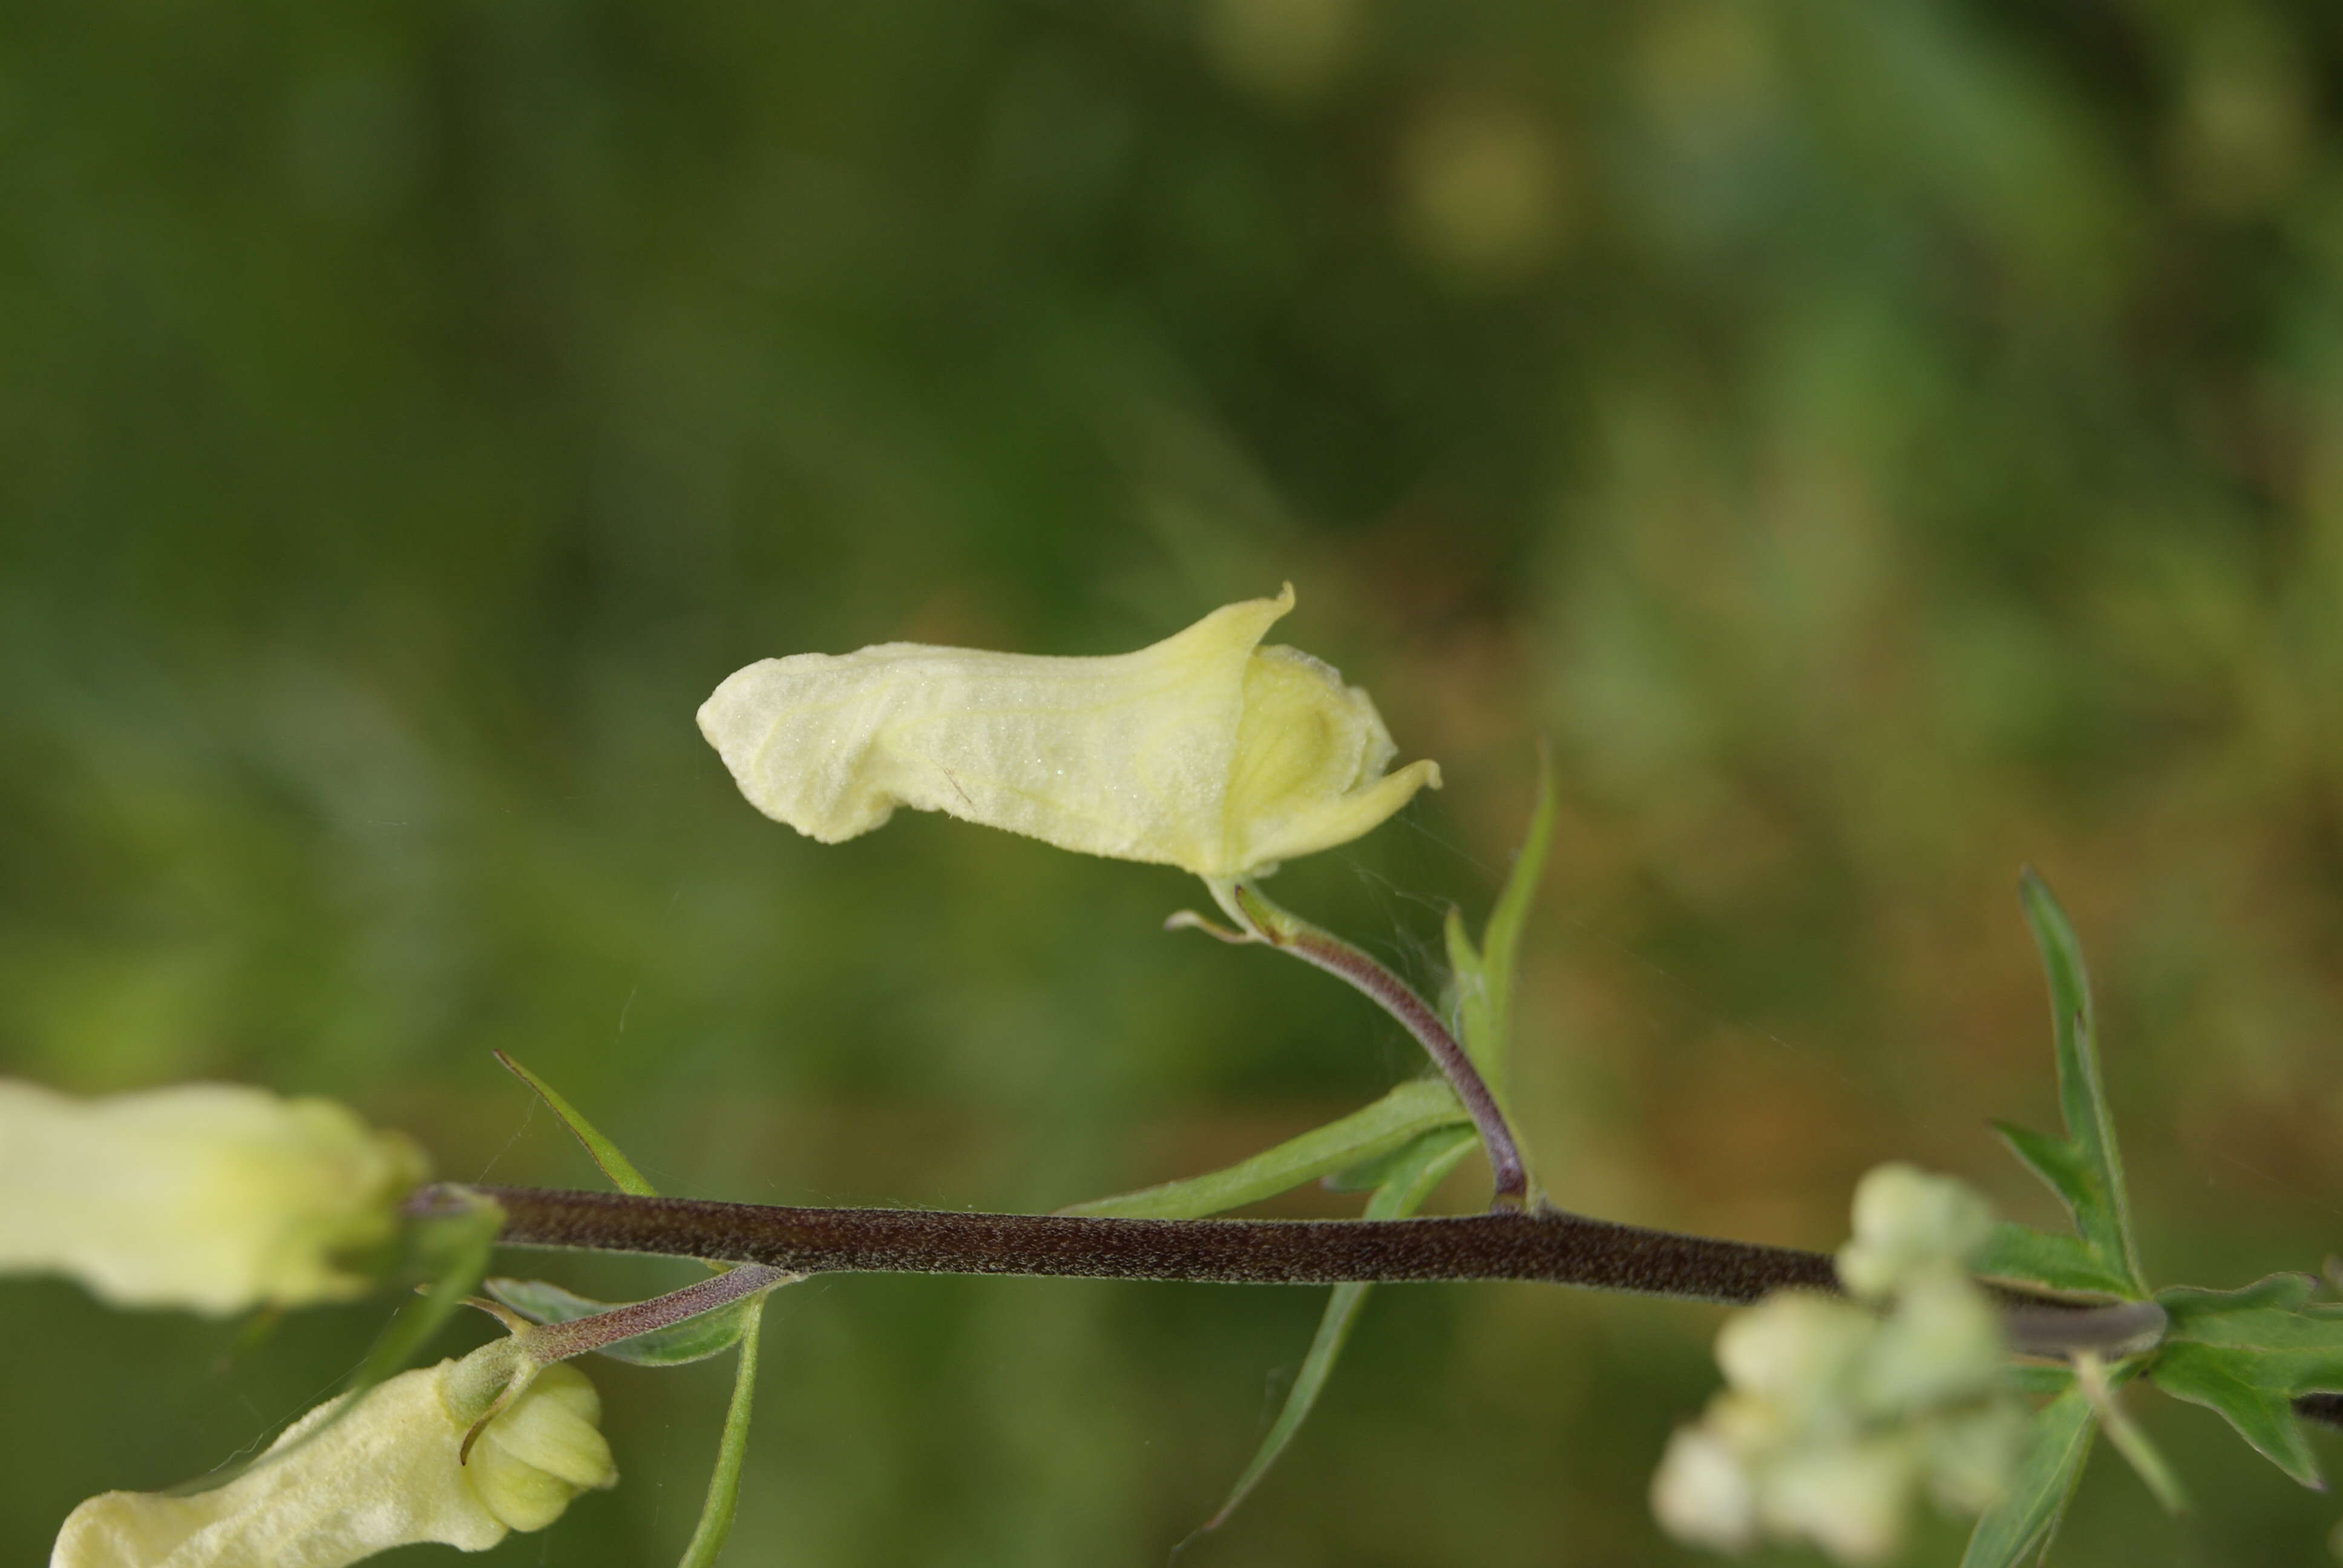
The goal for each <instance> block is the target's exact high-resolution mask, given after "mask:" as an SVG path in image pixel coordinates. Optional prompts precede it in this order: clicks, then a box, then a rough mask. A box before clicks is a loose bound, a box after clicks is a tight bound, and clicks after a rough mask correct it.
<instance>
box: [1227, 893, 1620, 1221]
mask: <svg viewBox="0 0 2343 1568" xmlns="http://www.w3.org/2000/svg"><path fill="white" fill-rule="evenodd" d="M1213 892H1214V895H1215V896H1216V897H1217V896H1219V894H1220V889H1218V888H1215V889H1214V890H1213ZM1227 901H1228V903H1229V905H1230V906H1231V912H1232V913H1233V914H1236V915H1237V916H1239V917H1240V918H1241V919H1242V920H1243V921H1244V925H1245V929H1246V931H1247V933H1248V934H1250V935H1251V936H1252V937H1253V938H1255V939H1256V940H1260V941H1263V942H1266V943H1268V944H1269V945H1270V946H1271V947H1273V948H1275V949H1277V950H1278V951H1280V952H1286V953H1292V955H1293V956H1294V957H1295V958H1298V959H1300V960H1302V962H1304V963H1306V964H1310V965H1312V967H1314V968H1317V969H1321V970H1325V971H1326V972H1327V973H1328V974H1330V975H1332V976H1334V977H1335V978H1336V979H1337V980H1342V981H1344V982H1345V983H1346V984H1348V985H1350V986H1352V987H1353V988H1354V989H1356V990H1359V991H1360V992H1362V993H1363V994H1364V995H1365V996H1367V997H1368V998H1370V999H1371V1000H1373V1002H1374V1003H1375V1004H1376V1005H1377V1006H1378V1007H1380V1008H1382V1009H1383V1010H1384V1011H1385V1012H1387V1013H1389V1014H1391V1015H1392V1017H1393V1018H1395V1019H1397V1020H1399V1022H1400V1026H1401V1027H1402V1028H1403V1029H1405V1030H1407V1031H1408V1033H1410V1034H1412V1035H1413V1036H1415V1038H1416V1040H1417V1041H1418V1042H1419V1043H1421V1044H1422V1045H1423V1049H1424V1050H1425V1051H1426V1052H1427V1053H1428V1054H1429V1055H1430V1056H1431V1058H1432V1060H1433V1064H1434V1065H1436V1066H1437V1067H1438V1068H1439V1069H1440V1071H1441V1074H1442V1075H1443V1077H1445V1078H1446V1079H1447V1080H1448V1086H1449V1087H1450V1088H1451V1089H1453V1090H1454V1091H1456V1098H1457V1100H1458V1101H1460V1102H1461V1103H1462V1104H1463V1107H1464V1113H1465V1114H1466V1115H1468V1116H1470V1117H1471V1118H1472V1119H1473V1128H1474V1130H1475V1131H1478V1132H1479V1133H1480V1134H1481V1146H1482V1148H1483V1149H1484V1150H1486V1151H1488V1156H1489V1174H1490V1177H1491V1179H1492V1182H1493V1187H1494V1191H1493V1205H1494V1207H1496V1208H1497V1209H1499V1210H1516V1211H1518V1210H1520V1209H1521V1208H1522V1207H1523V1205H1524V1204H1526V1203H1527V1202H1528V1201H1529V1171H1528V1170H1527V1168H1526V1167H1525V1166H1524V1165H1523V1163H1522V1151H1521V1146H1520V1145H1519V1144H1518V1143H1516V1142H1515V1141H1513V1128H1512V1127H1511V1126H1509V1125H1507V1123H1506V1121H1505V1113H1504V1111H1503V1109H1502V1108H1501V1107H1499V1105H1498V1104H1497V1097H1496V1096H1495V1095H1494V1094H1493V1093H1491V1092H1490V1090H1489V1084H1488V1081H1487V1080H1485V1079H1483V1077H1482V1076H1481V1070H1480V1069H1479V1068H1477V1067H1475V1066H1473V1059H1472V1058H1471V1057H1470V1056H1468V1055H1466V1054H1465V1052H1464V1048H1463V1046H1462V1045H1461V1044H1459V1043H1458V1042H1457V1040H1456V1037H1455V1036H1454V1035H1453V1034H1451V1033H1450V1032H1449V1030H1448V1026H1447V1025H1446V1024H1444V1023H1443V1022H1441V1021H1440V1015H1439V1014H1438V1013H1436V1012H1434V1011H1433V1010H1432V1006H1431V1004H1430V1003H1428V1002H1426V1001H1425V1000H1423V998H1422V997H1420V996H1418V995H1416V994H1415V989H1414V988H1413V986H1411V985H1409V984H1408V983H1407V982H1406V981H1405V980H1402V979H1400V978H1399V976H1397V975H1395V974H1393V973H1392V971H1391V970H1388V969H1385V968H1384V967H1383V965H1382V964H1380V963H1377V962H1376V961H1375V960H1373V958H1372V957H1370V956H1369V955H1368V954H1366V953H1364V952H1362V951H1361V950H1358V949H1357V948H1354V947H1353V946H1352V945H1351V944H1350V943H1348V942H1346V941H1344V940H1342V938H1340V937H1338V936H1335V935H1333V934H1332V932H1330V931H1322V930H1319V929H1318V928H1317V927H1316V926H1313V925H1312V924H1310V922H1309V921H1307V920H1302V918H1300V917H1299V916H1297V915H1294V914H1292V913H1290V912H1288V911H1287V910H1282V909H1280V908H1279V907H1278V906H1277V905H1275V904H1273V903H1272V902H1270V901H1269V900H1267V899H1265V898H1263V897H1262V893H1261V890H1259V889H1257V888H1254V887H1252V886H1251V885H1249V884H1247V883H1244V882H1239V883H1236V884H1235V885H1234V886H1233V887H1232V889H1230V890H1229V897H1228V900H1227ZM1590 1222H1591V1221H1590Z"/></svg>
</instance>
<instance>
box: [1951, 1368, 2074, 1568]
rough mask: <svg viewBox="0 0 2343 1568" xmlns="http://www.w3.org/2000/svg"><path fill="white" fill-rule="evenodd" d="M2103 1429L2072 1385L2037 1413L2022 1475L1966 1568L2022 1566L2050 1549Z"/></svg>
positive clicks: (1990, 1514) (1988, 1520)
mask: <svg viewBox="0 0 2343 1568" xmlns="http://www.w3.org/2000/svg"><path fill="white" fill-rule="evenodd" d="M2097 1430H2098V1427H2097V1422H2095V1421H2094V1420H2093V1419H2092V1412H2091V1402H2090V1400H2089V1398H2088V1397H2087V1395H2086V1394H2085V1393H2084V1392H2083V1391H2082V1390H2081V1389H2079V1388H2075V1387H2071V1386H2070V1387H2069V1388H2068V1389H2067V1390H2066V1392H2064V1393H2062V1394H2060V1395H2058V1397H2057V1398H2056V1399H2054V1400H2052V1401H2051V1402H2049V1403H2048V1404H2046V1405H2044V1406H2043V1407H2042V1408H2041V1409H2040V1410H2039V1411H2037V1412H2035V1416H2034V1430H2033V1431H2032V1432H2030V1433H2028V1434H2027V1437H2026V1453H2025V1456H2024V1457H2023V1458H2021V1459H2020V1460H2019V1461H2018V1462H2017V1473H2016V1474H2015V1475H2013V1476H2011V1477H2010V1481H2009V1490H2008V1491H2007V1492H2006V1493H2003V1494H2002V1497H2001V1500H2000V1501H1999V1502H1997V1503H1995V1504H1994V1505H1993V1506H1992V1507H1990V1508H1988V1509H1986V1511H1985V1513H1984V1514H1983V1515H1981V1516H1980V1517H1979V1518H1978V1520H1977V1522H1976V1530H1975V1531H1973V1532H1972V1533H1970V1535H1969V1545H1968V1550H1967V1551H1966V1552H1965V1553H1962V1554H1961V1568H2016V1564H2018V1563H2022V1562H2024V1561H2025V1560H2026V1558H2027V1557H2028V1556H2030V1555H2034V1554H2036V1553H2041V1552H2046V1551H2048V1550H2049V1547H2050V1542H2051V1538H2052V1537H2054V1536H2055V1535H2056V1534H2057V1533H2058V1522H2059V1521H2060V1520H2061V1519H2062V1518H2064V1517H2065V1516H2066V1503H2067V1502H2068V1500H2069V1499H2071V1498H2072V1497H2073V1496H2074V1495H2075V1487H2076V1484H2077V1483H2078V1482H2080V1481H2081V1480H2082V1476H2083V1463H2084V1462H2085V1461H2086V1460H2087V1459H2089V1458H2090V1456H2091V1437H2092V1435H2093V1433H2095V1432H2097Z"/></svg>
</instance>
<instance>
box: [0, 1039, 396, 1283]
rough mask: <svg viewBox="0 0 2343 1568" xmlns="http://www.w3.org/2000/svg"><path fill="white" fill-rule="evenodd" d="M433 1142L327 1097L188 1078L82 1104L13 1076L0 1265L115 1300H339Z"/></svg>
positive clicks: (386, 1232) (1, 1104)
mask: <svg viewBox="0 0 2343 1568" xmlns="http://www.w3.org/2000/svg"><path fill="white" fill-rule="evenodd" d="M424 1174H425V1161H424V1158H423V1153H422V1151H420V1150H418V1149H417V1147H416V1146H415V1145H414V1144H413V1143H412V1142H411V1141H408V1140H407V1138H406V1137H404V1136H402V1135H401V1134H399V1133H396V1132H379V1131H371V1130H369V1129H368V1128H367V1126H366V1124H365V1123H364V1122H362V1121H359V1120H358V1119H357V1116H356V1115H354V1114H352V1113H351V1112H350V1111H347V1109H345V1108H344V1107H342V1106H339V1105H337V1104H335V1103H333V1102H332V1101H326V1100H283V1099H280V1098H278V1097H277V1096H276V1095H274V1094H270V1093H268V1092H266V1091H264V1090H258V1089H251V1088H246V1087H244V1086H242V1085H237V1084H226V1083H189V1084H180V1085H177V1086H176V1087H172V1088H168V1089H156V1090H148V1091H143V1092H139V1093H135V1094H120V1095H116V1096H114V1097H112V1098H110V1099H105V1100H88V1101H84V1100H75V1099H73V1098H71V1097H69V1096H66V1095H63V1094H59V1093H57V1092H55V1091H53V1090H48V1089H44V1088H41V1087H40V1086H38V1085H36V1084H30V1083H18V1082H12V1081H0V1272H27V1271H47V1272H55V1273H62V1274H66V1275H69V1276H71V1277H72V1278H74V1279H76V1280H79V1281H80V1282H82V1283H83V1284H84V1285H85V1286H87V1287H88V1288H89V1289H90V1290H91V1291H92V1292H95V1293H96V1295H97V1296H99V1297H100V1298H101V1299H103V1300H105V1301H106V1302H111V1303H112V1304H114V1305H116V1306H118V1307H161V1306H175V1307H191V1308H193V1309H195V1310H196V1311H197V1312H239V1311H242V1310H244V1309H246V1308H248V1307H253V1306H259V1305H264V1304H266V1305H271V1306H301V1305H306V1304H307V1303H309V1302H330V1301H342V1300H346V1299H347V1298H349V1297H351V1296H355V1295H357V1294H359V1293H360V1292H364V1291H365V1290H366V1289H367V1285H368V1284H369V1283H370V1281H369V1280H368V1279H367V1277H366V1276H365V1275H364V1274H363V1273H360V1272H357V1271H352V1270H351V1269H350V1268H349V1267H348V1266H347V1261H345V1260H346V1258H347V1255H348V1254H350V1253H353V1252H357V1251H363V1250H364V1249H367V1248H369V1247H373V1246H376V1245H377V1244H379V1243H381V1242H382V1241H387V1239H388V1238H389V1237H390V1236H391V1235H392V1233H393V1231H394V1230H395V1227H396V1226H397V1212H398V1204H399V1201H400V1200H401V1199H403V1198H404V1197H405V1196H406V1195H407V1192H408V1191H410V1190H412V1189H413V1188H414V1186H415V1185H416V1183H417V1182H418V1181H421V1180H422V1179H423V1177H424Z"/></svg>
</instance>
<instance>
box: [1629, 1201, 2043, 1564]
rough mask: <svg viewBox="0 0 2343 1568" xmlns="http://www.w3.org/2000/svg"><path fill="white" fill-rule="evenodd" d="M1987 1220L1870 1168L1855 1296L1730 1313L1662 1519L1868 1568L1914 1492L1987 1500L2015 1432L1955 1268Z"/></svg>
mask: <svg viewBox="0 0 2343 1568" xmlns="http://www.w3.org/2000/svg"><path fill="white" fill-rule="evenodd" d="M1991 1224H1992V1216H1991V1214H1990V1213H1989V1212H1988V1211H1986V1207H1985V1203H1984V1201H1983V1200H1981V1199H1979V1198H1977V1197H1976V1195H1975V1194H1974V1193H1972V1192H1970V1191H1969V1190H1968V1189H1967V1188H1966V1187H1963V1186H1962V1185H1960V1183H1958V1182H1956V1181H1947V1180H1946V1179H1944V1178H1942V1177H1935V1176H1926V1175H1923V1174H1922V1173H1920V1172H1919V1171H1915V1170H1913V1169H1912V1168H1911V1167H1909V1166H1900V1165H1890V1166H1882V1167H1881V1168H1879V1169H1878V1170H1876V1171H1872V1172H1871V1173H1870V1174H1869V1175H1868V1176H1865V1178H1864V1180H1863V1181H1862V1183H1861V1185H1860V1186H1859V1187H1857V1189H1856V1195H1855V1239H1854V1240H1853V1241H1849V1242H1848V1243H1847V1244H1846V1246H1845V1248H1844V1249H1842V1250H1841V1251H1840V1252H1839V1256H1838V1269H1839V1275H1840V1278H1841V1279H1842V1280H1843V1281H1845V1282H1846V1284H1847V1286H1848V1288H1849V1289H1850V1290H1852V1291H1854V1292H1856V1293H1857V1294H1858V1295H1861V1296H1862V1297H1864V1298H1865V1302H1864V1304H1858V1303H1857V1302H1851V1301H1845V1300H1842V1299H1838V1298H1835V1297H1830V1296H1820V1295H1814V1294H1811V1293H1806V1292H1777V1293H1775V1294H1774V1295H1771V1296H1768V1297H1766V1298H1765V1300H1764V1301H1762V1302H1758V1303H1757V1304H1756V1305H1755V1306H1754V1307H1751V1308H1749V1309H1748V1310H1747V1311H1745V1312H1739V1313H1736V1314H1735V1316H1733V1317H1732V1318H1730V1319H1728V1320H1726V1322H1725V1327H1724V1329H1723V1330H1722V1331H1721V1332H1719V1333H1718V1335H1717V1338H1716V1359H1717V1363H1718V1365H1719V1366H1720V1367H1721V1368H1722V1369H1723V1370H1724V1372H1725V1382H1726V1384H1727V1385H1728V1386H1727V1387H1726V1389H1725V1392H1721V1393H1719V1394H1718V1395H1717V1396H1716V1397H1715V1399H1713V1400H1711V1401H1710V1402H1709V1406H1708V1410H1707V1412H1706V1413H1705V1414H1704V1416H1703V1418H1702V1419H1701V1421H1700V1422H1699V1423H1698V1424H1696V1425H1694V1426H1688V1427H1684V1428H1683V1429H1681V1430H1679V1431H1678V1432H1676V1434H1675V1436H1674V1439H1673V1440H1671V1441H1670V1442H1669V1444H1668V1449H1667V1452H1666V1454H1665V1455H1664V1457H1663V1459H1662V1460H1661V1462H1660V1469H1659V1473H1657V1474H1656V1475H1655V1476H1654V1478H1653V1482H1652V1508H1653V1512H1654V1514H1655V1515H1656V1516H1657V1517H1658V1519H1659V1522H1660V1523H1661V1525H1662V1526H1663V1527H1664V1528H1665V1529H1666V1530H1667V1531H1668V1532H1669V1533H1672V1534H1674V1535H1676V1536H1678V1537H1680V1538H1681V1539H1684V1540H1686V1541H1691V1542H1694V1543H1698V1544H1701V1545H1704V1546H1710V1547H1714V1548H1716V1549H1717V1550H1720V1551H1727V1552H1740V1551H1745V1550H1746V1549H1747V1548H1749V1547H1750V1546H1753V1545H1755V1543H1757V1542H1758V1541H1759V1540H1760V1539H1772V1540H1783V1541H1808V1542H1812V1543H1814V1544H1815V1545H1817V1546H1819V1547H1821V1548H1822V1549H1823V1550H1824V1551H1825V1552H1827V1553H1829V1554H1830V1555H1831V1556H1833V1557H1835V1558H1836V1559H1837V1560H1838V1561H1839V1562H1841V1563H1879V1562H1884V1561H1885V1560H1886V1559H1888V1558H1890V1557H1892V1556H1894V1555H1895V1554H1896V1552H1897V1551H1898V1550H1899V1549H1900V1548H1901V1546H1902V1543H1903V1540H1904V1535H1905V1526H1906V1514H1907V1513H1909V1511H1910V1508H1911V1505H1912V1502H1913V1499H1914V1498H1915V1497H1916V1496H1917V1495H1918V1494H1919V1493H1920V1492H1921V1491H1922V1490H1923V1489H1924V1488H1925V1490H1926V1492H1927V1493H1928V1495H1929V1496H1930V1497H1932V1498H1933V1499H1935V1501H1936V1503H1938V1504H1939V1505H1940V1506H1942V1507H1944V1508H1946V1509H1948V1510H1953V1511H1956V1512H1960V1513H1978V1512H1981V1511H1982V1510H1983V1509H1985V1508H1986V1507H1987V1506H1988V1505H1989V1504H1991V1503H1992V1502H1993V1501H1994V1499H1995V1498H1996V1497H1997V1496H1998V1495H1999V1494H2000V1493H2001V1490H2002V1488H2003V1486H2004V1485H2005V1484H2006V1481H2007V1478H2008V1476H2009V1475H2010V1473H2011V1472H2012V1471H2013V1470H2014V1469H2015V1468H2016V1462H2017V1457H2018V1453H2019V1451H2020V1449H2021V1448H2022V1446H2023V1444H2024V1442H2025V1437H2026V1412H2025V1409H2024V1407H2023V1405H2022V1404H2021V1403H2020V1402H2018V1400H2017V1398H2016V1393H2015V1392H2014V1391H2013V1390H2011V1389H2010V1388H2009V1387H2008V1386H2007V1384H2006V1380H2005V1379H2004V1378H2003V1376H2002V1365H2003V1361H2004V1356H2005V1350H2006V1347H2005V1346H2004V1344H2003V1342H2002V1334H2001V1323H2000V1320H1999V1319H1998V1317H1997V1316H1996V1313H1995V1311H1994V1307H1993V1303H1992V1302H1991V1300H1990V1299H1988V1298H1987V1297H1986V1294H1985V1292H1984V1291H1983V1290H1982V1289H1980V1288H1979V1287H1978V1285H1977V1284H1976V1282H1975V1281H1974V1280H1972V1279H1970V1278H1969V1277H1968V1275H1967V1273H1966V1271H1964V1269H1963V1267H1962V1261H1963V1260H1964V1258H1965V1257H1966V1255H1967V1254H1968V1252H1969V1251H1972V1250H1974V1249H1975V1248H1976V1245H1977V1243H1978V1242H1980V1241H1983V1240H1984V1238H1985V1235H1986V1231H1987V1230H1988V1229H1989V1228H1990V1226H1991Z"/></svg>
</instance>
